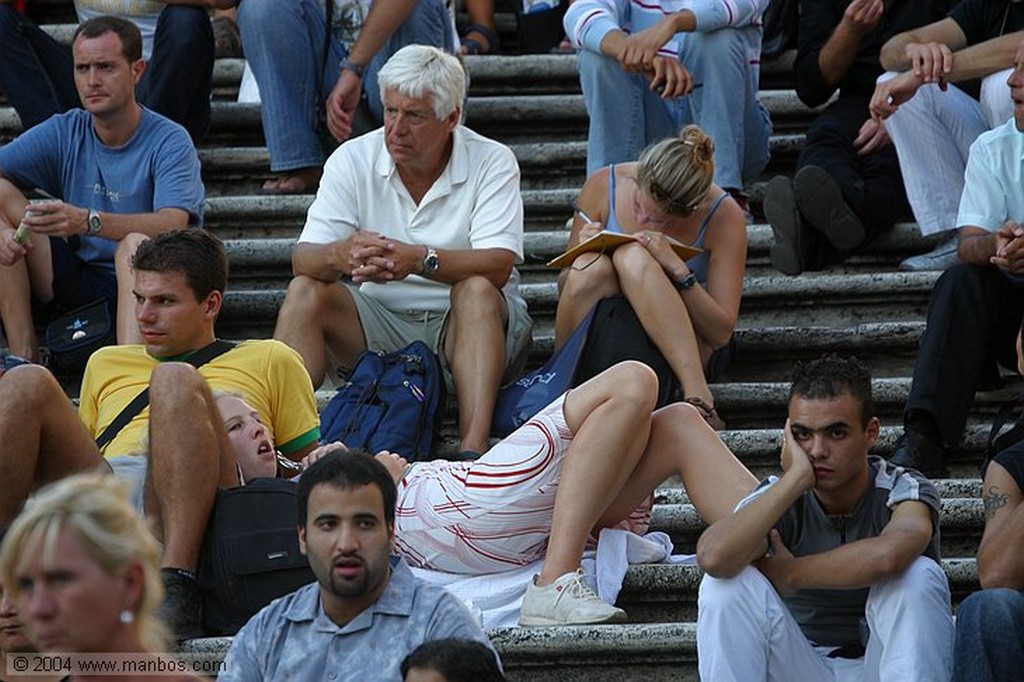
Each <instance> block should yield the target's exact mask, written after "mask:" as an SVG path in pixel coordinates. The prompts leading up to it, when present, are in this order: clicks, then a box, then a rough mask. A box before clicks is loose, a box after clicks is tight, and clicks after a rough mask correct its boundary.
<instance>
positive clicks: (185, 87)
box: [0, 5, 214, 142]
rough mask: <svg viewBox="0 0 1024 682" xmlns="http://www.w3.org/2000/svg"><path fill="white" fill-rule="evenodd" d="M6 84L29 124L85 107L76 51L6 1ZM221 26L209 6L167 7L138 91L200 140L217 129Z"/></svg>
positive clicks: (0, 9) (0, 25)
mask: <svg viewBox="0 0 1024 682" xmlns="http://www.w3.org/2000/svg"><path fill="white" fill-rule="evenodd" d="M0 45H3V58H2V59H0V88H2V89H3V91H4V92H5V93H6V94H7V98H8V99H9V100H10V101H11V104H12V105H13V106H14V109H15V110H16V111H17V112H18V116H19V117H21V121H22V124H23V125H24V127H25V128H26V129H27V128H31V127H32V126H34V125H36V124H38V123H41V122H43V121H45V120H46V119H48V118H49V117H50V116H52V115H53V114H58V113H61V112H64V111H67V110H69V109H73V108H75V107H79V106H81V101H80V100H79V98H78V91H77V90H76V89H75V81H74V62H73V60H72V56H71V49H70V48H69V47H68V46H67V45H62V44H60V43H58V42H57V41H55V40H54V39H53V38H51V37H50V36H48V35H47V34H46V33H44V32H43V31H42V29H40V28H39V27H38V26H36V25H35V24H34V23H32V21H30V20H29V19H27V18H25V17H24V16H23V15H22V14H20V13H18V12H15V11H14V10H13V9H11V6H10V5H0ZM213 50H214V48H213V29H212V28H211V27H210V18H209V15H207V14H206V10H204V9H202V8H200V7H184V6H175V5H169V6H167V7H165V8H164V9H163V11H161V12H160V18H159V19H158V20H157V25H156V31H155V33H154V35H153V53H152V55H150V59H149V63H148V64H147V66H146V72H145V73H144V74H143V76H142V80H141V81H140V82H139V85H138V86H137V87H136V89H135V95H136V97H137V98H138V100H139V102H140V103H141V104H144V105H146V106H147V107H149V108H150V109H152V110H153V111H155V112H157V113H159V114H163V115H164V116H166V117H168V118H169V119H171V120H172V121H177V122H178V123H180V124H181V125H183V126H184V127H185V129H186V130H188V133H189V135H190V136H191V137H192V141H193V142H196V141H198V140H199V139H200V138H201V137H202V136H203V134H205V133H206V130H207V129H208V128H209V127H210V88H211V84H212V78H213Z"/></svg>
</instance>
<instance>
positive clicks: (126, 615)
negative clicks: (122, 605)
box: [121, 609, 135, 625]
mask: <svg viewBox="0 0 1024 682" xmlns="http://www.w3.org/2000/svg"><path fill="white" fill-rule="evenodd" d="M134 620H135V614H134V613H132V612H131V611H130V610H129V609H125V610H124V611H122V612H121V623H122V624H124V625H128V624H129V623H131V622H132V621H134Z"/></svg>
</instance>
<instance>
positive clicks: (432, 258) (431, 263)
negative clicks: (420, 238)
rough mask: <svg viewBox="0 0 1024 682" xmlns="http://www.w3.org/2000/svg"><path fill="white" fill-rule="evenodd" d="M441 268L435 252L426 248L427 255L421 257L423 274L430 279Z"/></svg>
mask: <svg viewBox="0 0 1024 682" xmlns="http://www.w3.org/2000/svg"><path fill="white" fill-rule="evenodd" d="M440 267H441V261H439V260H438V258H437V251H435V250H434V249H432V248H430V247H429V246H428V247H427V255H425V256H424V257H423V274H424V275H426V276H427V277H430V276H431V275H433V274H434V273H436V272H437V270H438V268H440Z"/></svg>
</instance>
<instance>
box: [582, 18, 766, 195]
mask: <svg viewBox="0 0 1024 682" xmlns="http://www.w3.org/2000/svg"><path fill="white" fill-rule="evenodd" d="M759 31H760V28H759V27H749V28H742V29H721V30H718V31H712V32H711V33H688V34H686V36H685V39H684V40H683V43H682V54H680V61H682V63H683V65H684V66H685V67H686V69H687V71H689V72H690V75H691V76H692V78H693V83H694V89H693V92H692V93H690V94H689V95H688V96H686V97H680V98H678V99H677V100H675V101H674V102H671V101H665V100H663V99H661V97H659V96H658V94H657V93H655V92H653V91H652V90H651V89H650V81H648V80H647V79H646V78H645V77H643V76H641V75H639V74H632V73H626V72H625V71H623V70H622V68H620V66H619V63H618V62H617V61H616V60H615V59H613V58H611V57H606V56H604V55H602V54H597V53H595V52H590V51H589V50H583V51H581V52H580V53H579V54H578V64H579V71H580V83H581V85H582V86H583V98H584V100H585V101H586V104H587V113H588V114H589V115H590V131H589V135H588V152H587V174H588V175H589V174H590V173H593V172H594V171H595V170H597V169H599V168H603V167H604V166H607V165H608V164H610V163H622V162H626V161H635V160H636V159H637V157H638V156H640V152H641V151H642V150H643V148H644V147H646V146H647V145H649V144H651V143H652V142H656V141H658V140H660V139H662V138H663V137H668V136H671V135H675V134H677V133H678V132H679V129H680V128H682V126H683V125H685V124H687V123H696V124H697V125H699V126H700V127H701V128H702V129H703V130H704V132H705V133H707V134H708V135H710V136H711V139H712V140H714V143H715V183H716V184H718V185H719V186H720V187H729V188H737V189H739V188H742V187H743V181H744V180H750V179H752V178H754V177H756V176H757V174H758V173H760V172H761V171H762V170H764V168H765V166H766V165H767V164H768V156H769V154H768V138H769V136H770V135H771V130H772V125H771V119H770V118H769V116H768V111H767V110H766V109H765V108H764V106H763V105H762V104H761V101H760V100H759V99H758V96H757V89H758V79H759V73H760V66H759V63H758V62H757V60H756V57H754V56H752V53H753V52H755V50H754V47H756V48H757V49H758V50H759V48H760V44H761V41H760V34H759V33H758V32H759ZM737 93H743V94H742V96H738V95H737Z"/></svg>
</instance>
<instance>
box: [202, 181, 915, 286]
mask: <svg viewBox="0 0 1024 682" xmlns="http://www.w3.org/2000/svg"><path fill="white" fill-rule="evenodd" d="M544 196H546V195H543V194H539V193H532V192H526V193H525V194H524V200H525V211H526V230H525V234H524V236H523V251H524V262H523V264H522V265H520V266H519V271H520V273H527V277H526V278H525V279H527V280H528V279H529V276H528V273H535V274H536V275H537V276H538V278H539V279H540V280H547V279H553V278H554V277H555V276H556V275H557V272H558V271H557V270H554V269H552V268H548V267H546V266H545V263H547V262H548V261H549V260H551V259H552V258H554V257H555V256H557V255H559V254H561V253H562V252H563V251H565V248H566V246H567V245H568V241H569V231H568V230H566V229H564V228H563V227H559V228H557V229H553V230H551V229H544V227H543V223H540V224H538V223H535V222H534V217H535V216H536V215H537V214H541V215H543V214H544V213H545V212H546V213H550V207H549V206H548V205H547V203H541V202H540V201H539V198H540V197H544ZM562 196H565V197H566V198H567V197H568V196H571V192H570V193H568V194H565V193H560V194H559V197H562ZM232 199H236V198H232ZM248 199H250V200H251V203H252V208H251V211H249V212H248V213H247V214H246V213H245V208H244V207H243V208H242V209H241V210H240V211H239V209H238V203H237V202H236V201H231V202H230V203H229V202H227V201H222V200H221V199H220V198H214V199H210V200H208V201H207V203H206V227H207V228H209V229H211V230H212V231H213V232H214V233H216V234H217V235H218V236H219V237H220V238H221V239H223V240H224V244H225V248H226V249H227V252H228V257H229V258H230V259H231V263H232V266H233V267H234V268H235V272H234V273H233V274H234V275H240V276H243V277H246V278H247V277H249V275H250V274H252V273H257V274H258V275H259V276H261V277H262V276H267V275H273V274H274V273H277V274H280V275H282V276H284V277H289V276H290V273H291V250H292V247H293V246H294V245H295V242H296V240H297V238H298V234H299V233H300V232H301V231H302V226H303V224H304V222H305V218H306V213H305V208H306V207H308V204H309V202H311V201H312V197H311V196H306V197H290V198H288V199H290V200H291V199H299V200H300V201H298V202H296V203H299V204H301V207H302V209H301V210H299V211H296V212H295V213H294V215H292V216H291V218H292V219H293V220H294V222H292V223H289V224H285V221H284V220H282V221H281V224H282V228H283V229H282V230H281V231H280V232H273V233H266V235H267V236H263V237H260V236H259V230H258V229H256V228H253V227H251V225H253V224H257V223H258V221H260V220H264V219H266V218H268V217H274V218H278V217H282V216H267V215H266V212H265V211H264V209H265V208H266V207H267V203H268V201H269V202H273V201H275V200H274V199H273V198H270V197H259V196H252V197H248ZM284 200H285V198H284V197H281V198H278V199H277V201H284ZM557 211H561V213H562V214H563V215H564V216H565V217H566V218H568V217H569V215H570V214H571V213H570V211H571V209H570V208H569V206H568V205H566V206H565V207H564V208H558V207H556V213H555V214H554V215H558V213H557ZM550 219H551V218H548V220H550ZM555 219H557V218H555ZM274 222H277V221H276V220H275V221H274ZM238 224H243V226H242V228H241V229H237V227H238ZM563 224H564V221H563ZM285 232H288V233H289V236H271V235H279V234H284V233H285ZM254 233H255V234H254ZM772 239H773V237H772V231H771V227H770V226H768V225H765V224H763V223H758V224H753V225H748V226H747V267H748V274H755V273H756V274H765V275H768V274H773V273H772V272H768V271H766V270H764V269H759V270H754V271H753V272H752V271H751V268H752V266H758V265H763V264H764V263H765V262H766V260H767V258H768V249H769V248H770V247H771V243H772ZM930 243H931V241H930V240H929V239H927V238H924V237H921V235H920V233H919V232H918V230H917V225H916V224H915V223H899V224H897V225H896V226H895V227H894V228H893V229H892V231H890V232H888V233H887V234H885V235H883V236H881V237H879V238H878V239H876V240H875V241H873V242H871V243H870V244H867V245H866V246H865V250H864V253H865V254H867V255H868V256H870V257H873V258H875V259H877V258H878V257H879V256H883V257H886V258H887V260H888V261H889V262H894V259H896V258H900V257H902V256H903V255H904V254H906V253H913V252H915V251H920V250H922V249H925V248H927V247H928V245H929V244H930ZM862 260H863V261H865V262H867V261H868V260H869V258H863V259H862ZM239 271H241V272H239ZM886 272H888V273H889V274H897V273H894V272H893V271H892V269H891V268H890V269H888V270H886ZM774 274H775V275H776V276H777V273H774ZM823 274H833V275H846V274H849V273H841V272H839V271H838V269H830V270H828V271H826V272H825V273H820V274H815V273H807V274H806V275H804V276H803V277H802V278H799V279H805V278H812V277H813V278H820V277H822V276H823ZM777 279H779V280H781V281H786V280H792V279H794V278H789V277H785V278H782V277H777ZM822 286H824V284H822Z"/></svg>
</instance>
